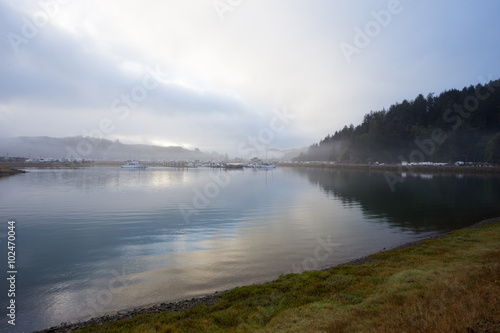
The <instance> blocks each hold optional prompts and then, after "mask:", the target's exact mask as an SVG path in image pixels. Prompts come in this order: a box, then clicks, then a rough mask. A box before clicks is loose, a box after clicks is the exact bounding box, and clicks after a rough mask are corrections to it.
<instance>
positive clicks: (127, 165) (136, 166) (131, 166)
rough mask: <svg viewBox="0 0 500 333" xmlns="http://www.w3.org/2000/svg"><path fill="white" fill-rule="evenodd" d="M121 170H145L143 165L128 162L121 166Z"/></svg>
mask: <svg viewBox="0 0 500 333" xmlns="http://www.w3.org/2000/svg"><path fill="white" fill-rule="evenodd" d="M122 168H124V169H146V165H145V164H141V163H139V162H137V161H128V162H127V163H125V164H124V165H122Z"/></svg>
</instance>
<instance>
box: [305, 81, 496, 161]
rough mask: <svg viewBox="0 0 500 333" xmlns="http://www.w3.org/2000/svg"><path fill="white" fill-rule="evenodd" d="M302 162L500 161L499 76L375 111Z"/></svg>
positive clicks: (317, 147)
mask: <svg viewBox="0 0 500 333" xmlns="http://www.w3.org/2000/svg"><path fill="white" fill-rule="evenodd" d="M296 160H299V161H337V162H343V163H370V162H375V161H378V162H386V163H389V162H400V161H409V162H422V161H432V162H453V161H459V160H460V161H470V162H479V161H487V162H494V163H500V80H496V81H490V82H489V83H488V84H485V85H481V84H478V85H476V86H475V87H474V86H472V85H471V86H469V87H465V88H463V89H462V90H457V89H451V90H447V91H444V92H443V93H441V94H439V96H434V94H433V93H431V94H428V95H427V97H424V96H423V95H422V94H420V95H418V96H417V97H416V98H415V99H414V100H411V101H407V100H404V101H403V102H401V103H396V104H394V105H391V106H390V107H389V109H388V110H385V109H383V110H381V111H372V112H370V113H368V114H366V115H365V117H364V120H363V122H362V123H361V124H360V125H358V126H353V125H350V126H344V128H343V129H342V130H340V131H336V132H335V133H334V134H333V135H328V136H327V137H325V138H324V139H323V140H321V141H320V142H319V143H318V144H313V145H312V146H310V147H309V149H308V151H307V153H303V154H301V155H299V157H297V159H296Z"/></svg>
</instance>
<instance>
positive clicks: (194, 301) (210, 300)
mask: <svg viewBox="0 0 500 333" xmlns="http://www.w3.org/2000/svg"><path fill="white" fill-rule="evenodd" d="M499 222H500V217H497V218H491V219H487V220H483V221H480V222H478V223H475V224H473V225H471V226H469V227H467V228H466V229H471V228H479V227H481V226H484V225H489V224H495V223H499ZM447 234H449V232H443V233H439V234H435V235H432V236H429V237H426V238H423V239H421V240H418V241H413V242H409V243H405V244H402V245H400V246H397V247H395V248H391V249H387V250H385V249H384V250H383V251H380V252H386V251H389V250H398V249H404V248H409V247H417V246H419V245H420V244H422V242H424V241H427V240H431V239H438V238H441V237H444V236H445V235H447ZM374 260H375V259H373V258H371V257H370V256H365V257H362V258H358V259H355V260H351V261H349V262H346V263H342V264H339V265H336V266H342V265H363V264H365V263H369V262H372V261H374ZM330 268H332V267H325V268H323V269H321V270H329V269H330ZM226 291H227V290H226ZM224 292H225V291H223V292H219V291H218V292H215V293H213V294H210V295H206V296H203V297H198V298H191V299H184V300H179V301H177V302H171V303H158V304H152V305H146V306H142V307H138V308H134V309H128V310H120V311H117V312H114V313H110V314H107V315H104V316H101V317H95V318H92V319H90V320H87V321H82V322H75V323H61V324H60V325H59V326H54V327H51V328H47V329H44V330H41V331H36V332H35V333H63V332H64V333H65V332H72V331H74V330H77V329H81V328H84V327H87V326H89V325H96V324H97V325H102V324H105V323H108V322H113V321H118V320H124V319H130V318H133V317H135V316H138V315H142V314H157V313H161V312H168V311H170V312H179V311H184V310H188V309H191V308H194V307H197V306H200V305H208V306H211V305H214V304H215V303H216V302H217V301H218V300H219V298H220V295H221V294H222V293H224Z"/></svg>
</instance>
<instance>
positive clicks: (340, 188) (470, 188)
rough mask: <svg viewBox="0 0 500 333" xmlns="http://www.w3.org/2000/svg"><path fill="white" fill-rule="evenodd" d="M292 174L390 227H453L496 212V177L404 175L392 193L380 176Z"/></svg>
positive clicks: (499, 181)
mask: <svg viewBox="0 0 500 333" xmlns="http://www.w3.org/2000/svg"><path fill="white" fill-rule="evenodd" d="M293 170H294V172H296V173H298V174H300V175H302V176H303V177H306V178H307V179H308V180H309V181H310V182H311V183H312V184H316V185H319V186H320V187H321V188H322V189H323V190H324V191H325V193H327V194H328V195H331V196H333V197H334V198H336V199H339V200H341V201H342V203H343V204H344V205H345V206H352V205H354V204H359V205H360V207H361V209H362V211H363V213H364V214H365V216H367V217H369V218H371V217H377V218H386V219H387V221H388V222H389V223H390V224H391V225H392V226H397V227H404V228H410V229H413V230H443V229H445V230H446V229H456V228H462V227H465V226H467V225H470V224H471V223H474V222H477V221H479V220H481V219H484V218H489V217H494V216H497V215H499V213H500V212H499V210H500V206H499V203H500V178H498V177H477V176H464V175H433V174H409V176H407V177H406V178H405V179H404V182H402V183H398V184H397V186H396V190H395V192H391V190H390V187H389V186H388V184H387V181H386V179H385V177H384V174H383V173H366V172H346V171H337V170H324V169H323V170H322V169H312V168H311V169H293ZM420 180H425V181H420Z"/></svg>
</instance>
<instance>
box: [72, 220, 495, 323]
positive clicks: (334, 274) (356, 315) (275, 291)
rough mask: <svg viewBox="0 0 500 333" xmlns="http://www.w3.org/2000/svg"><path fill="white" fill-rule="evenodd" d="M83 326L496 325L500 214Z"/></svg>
mask: <svg viewBox="0 0 500 333" xmlns="http://www.w3.org/2000/svg"><path fill="white" fill-rule="evenodd" d="M371 257H372V258H373V259H375V260H374V261H372V262H370V263H367V264H364V265H360V266H348V265H344V266H338V267H334V268H332V269H330V270H328V271H321V272H320V271H311V272H305V273H303V274H287V275H282V276H281V277H280V278H279V279H278V280H276V281H274V282H271V283H268V284H263V285H254V286H247V287H241V288H236V289H233V290H231V291H229V292H227V293H225V294H223V295H222V297H221V299H220V301H219V302H218V303H217V304H215V305H214V306H212V307H207V306H201V307H197V308H194V309H191V310H187V311H184V312H181V313H175V312H173V313H172V312H166V313H162V314H158V315H141V316H138V317H135V318H133V319H130V320H125V321H118V322H112V323H108V324H105V325H103V326H89V327H86V328H85V329H83V330H80V331H79V332H500V301H499V300H500V223H497V224H494V225H489V226H484V227H482V228H478V229H466V230H459V231H455V232H453V233H452V234H451V235H448V236H446V237H444V238H441V239H436V240H429V241H425V242H423V243H422V244H421V245H420V246H418V247H414V248H406V249H401V250H393V251H387V252H384V253H380V254H375V255H372V256H371Z"/></svg>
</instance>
